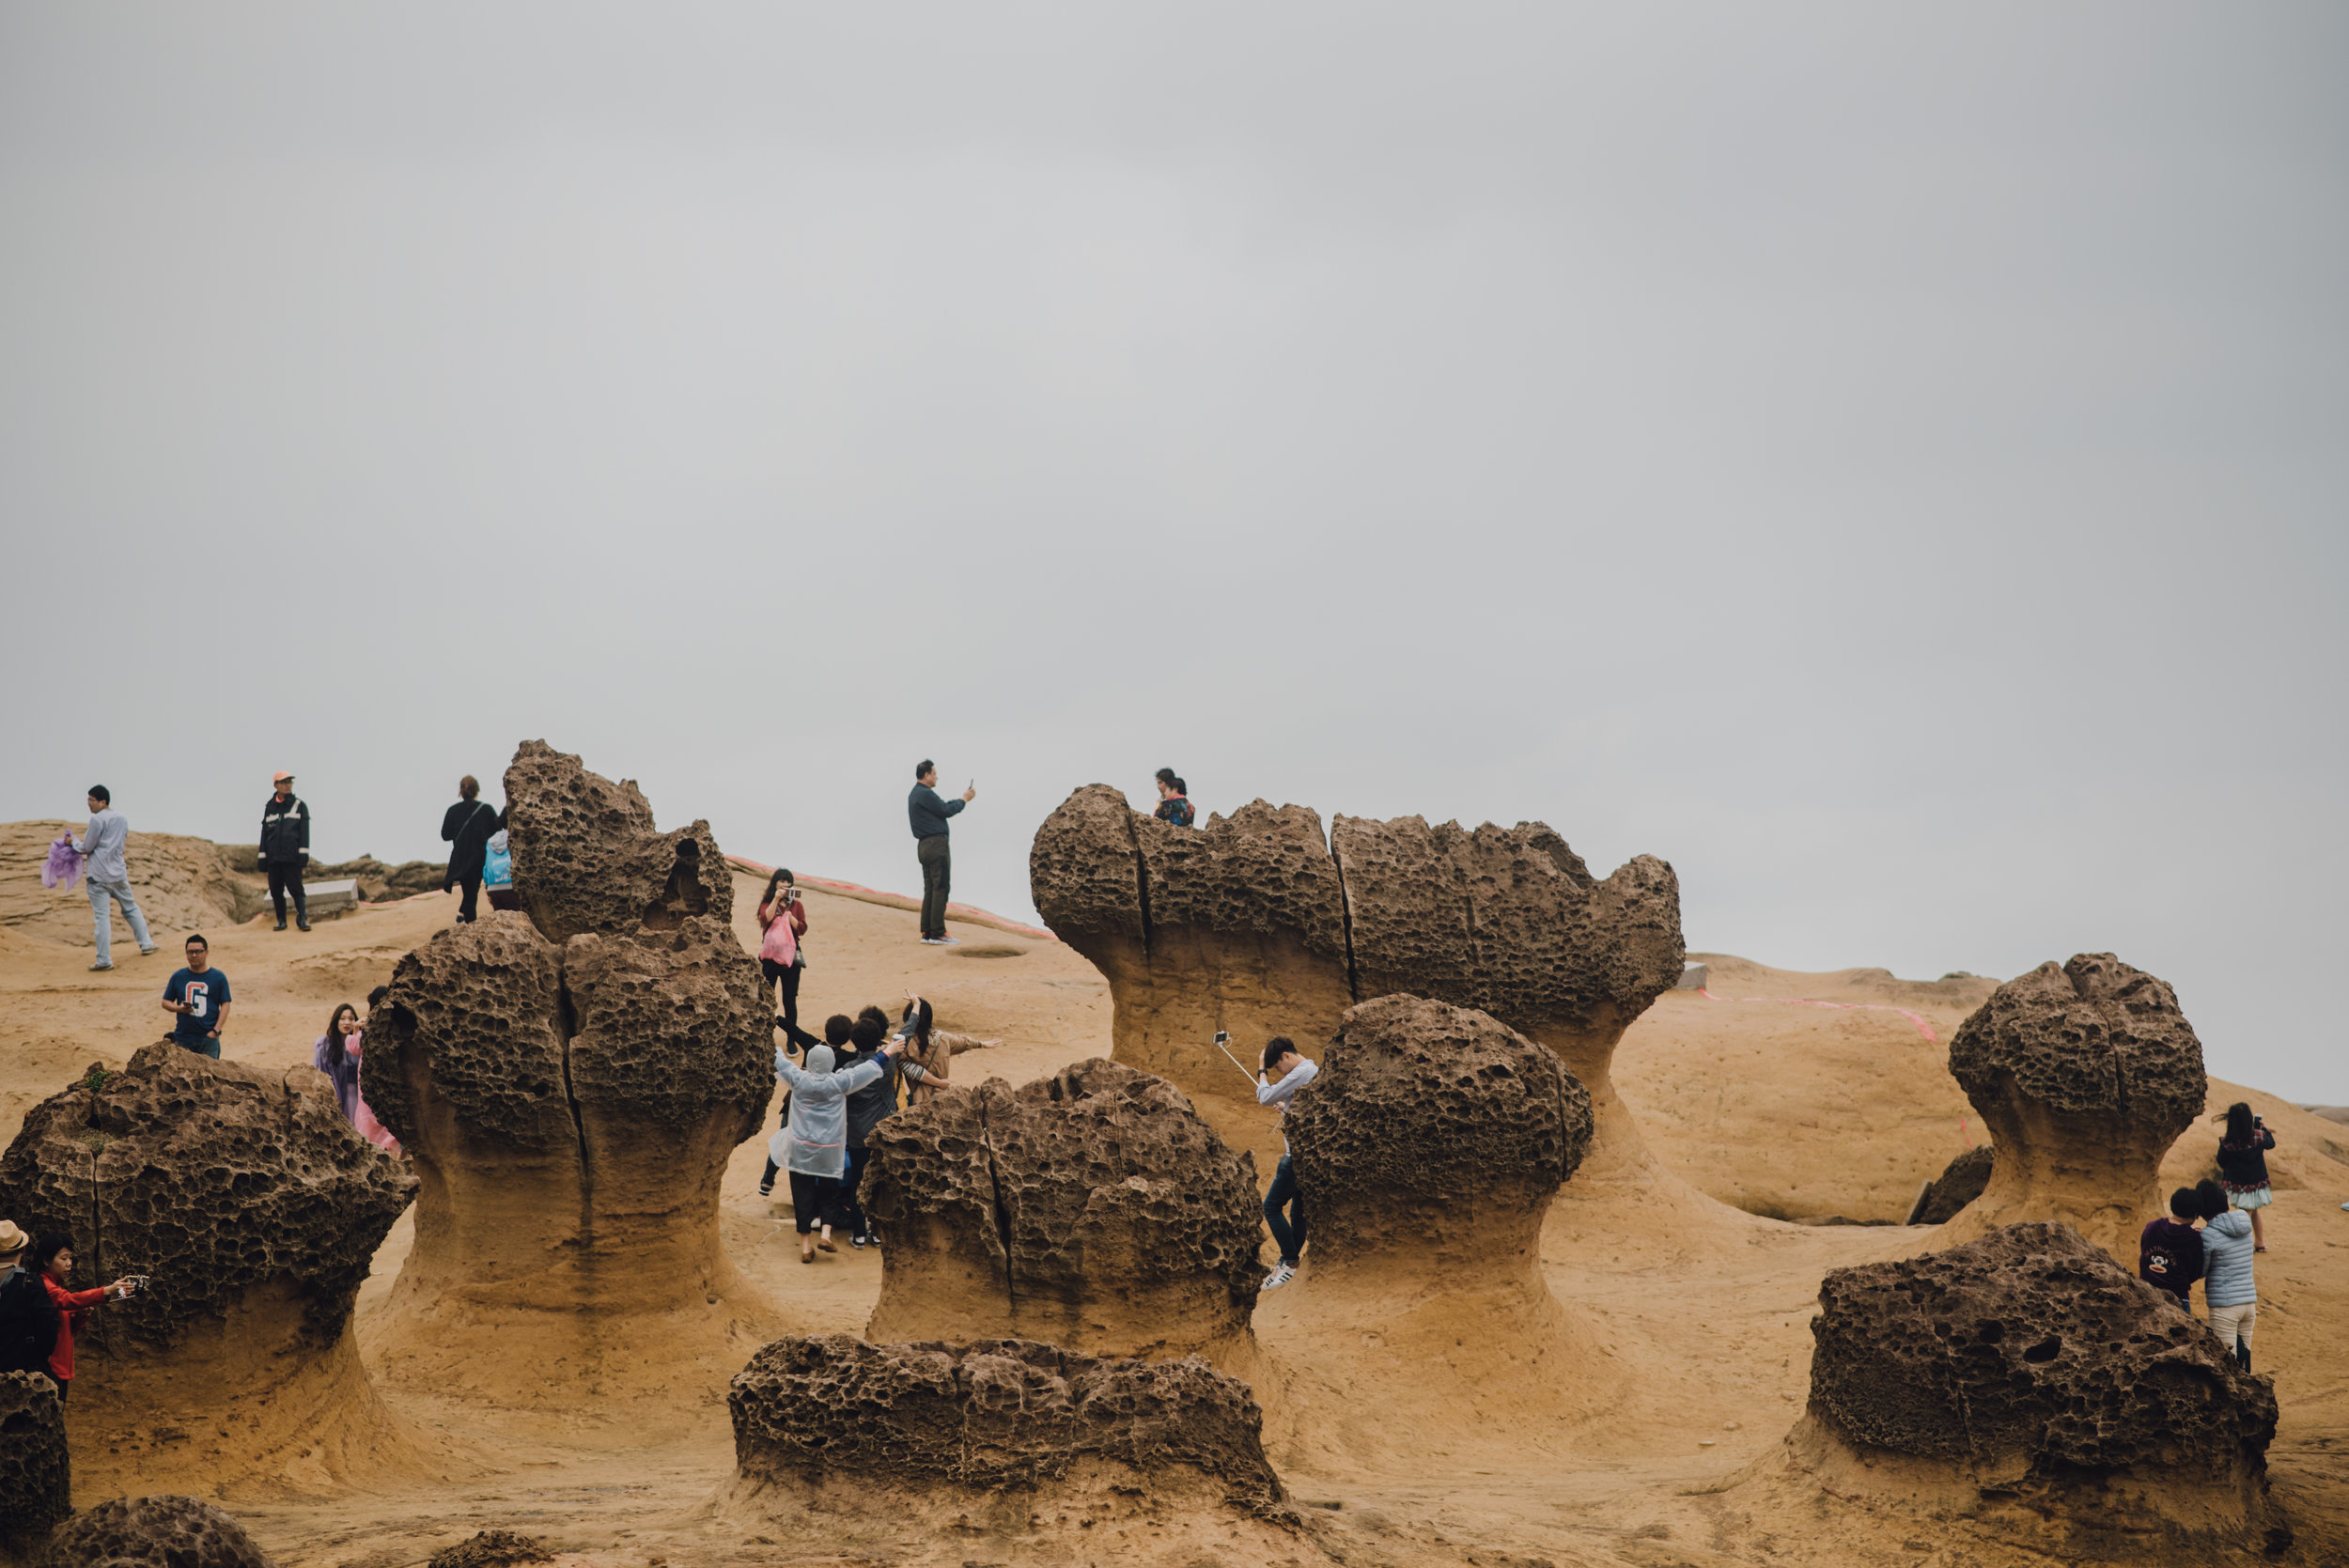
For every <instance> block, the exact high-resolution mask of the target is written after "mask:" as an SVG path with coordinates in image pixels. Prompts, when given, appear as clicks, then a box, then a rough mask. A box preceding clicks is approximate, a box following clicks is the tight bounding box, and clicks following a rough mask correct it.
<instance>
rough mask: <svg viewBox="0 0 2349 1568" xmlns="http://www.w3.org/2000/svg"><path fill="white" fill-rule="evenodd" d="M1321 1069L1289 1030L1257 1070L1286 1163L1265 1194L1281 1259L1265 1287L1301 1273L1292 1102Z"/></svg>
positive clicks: (1301, 1199) (1301, 1211)
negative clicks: (1291, 1143)
mask: <svg viewBox="0 0 2349 1568" xmlns="http://www.w3.org/2000/svg"><path fill="white" fill-rule="evenodd" d="M1320 1073H1321V1069H1320V1068H1319V1067H1317V1066H1315V1064H1314V1063H1311V1062H1308V1061H1306V1060H1305V1059H1304V1058H1303V1057H1302V1056H1299V1054H1298V1053H1297V1048H1296V1046H1294V1045H1292V1044H1291V1043H1290V1042H1289V1040H1288V1037H1287V1036H1285V1035H1281V1034H1276V1035H1274V1036H1273V1037H1272V1038H1271V1039H1269V1040H1267V1041H1266V1042H1265V1047H1264V1071H1263V1072H1261V1073H1259V1074H1257V1075H1256V1103H1257V1104H1258V1105H1268V1106H1271V1107H1272V1108H1273V1109H1274V1110H1275V1111H1276V1112H1277V1113H1278V1114H1279V1115H1280V1117H1281V1163H1280V1164H1279V1165H1278V1166H1276V1167H1274V1169H1273V1172H1272V1188H1271V1190H1270V1191H1268V1192H1267V1193H1266V1194H1265V1195H1264V1219H1265V1223H1266V1224H1267V1225H1268V1226H1270V1227H1271V1228H1272V1244H1273V1245H1274V1246H1275V1247H1278V1248H1279V1249H1280V1250H1281V1262H1280V1265H1279V1266H1278V1267H1276V1268H1274V1269H1273V1271H1272V1272H1271V1273H1269V1274H1268V1275H1266V1276H1265V1281H1264V1288H1265V1289H1266V1290H1279V1289H1280V1288H1281V1287H1282V1286H1283V1285H1285V1284H1287V1283H1288V1282H1289V1281H1291V1280H1294V1279H1296V1278H1297V1265H1298V1264H1299V1262H1300V1261H1302V1259H1303V1258H1304V1255H1305V1195H1304V1193H1303V1191H1302V1190H1301V1189H1300V1188H1299V1187H1298V1185H1297V1161H1296V1160H1295V1159H1294V1158H1293V1157H1291V1156H1290V1154H1289V1135H1288V1110H1289V1102H1290V1101H1291V1100H1293V1099H1295V1098H1296V1097H1297V1092H1298V1091H1299V1089H1302V1088H1304V1087H1305V1085H1307V1084H1308V1083H1311V1082H1312V1081H1313V1080H1314V1079H1315V1078H1317V1077H1319V1076H1320Z"/></svg>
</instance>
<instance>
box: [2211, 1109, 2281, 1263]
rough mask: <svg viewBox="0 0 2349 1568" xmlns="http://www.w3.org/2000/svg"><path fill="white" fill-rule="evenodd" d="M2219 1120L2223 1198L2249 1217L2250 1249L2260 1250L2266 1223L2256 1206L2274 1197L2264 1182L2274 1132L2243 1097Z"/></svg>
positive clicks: (2263, 1247) (2260, 1205)
mask: <svg viewBox="0 0 2349 1568" xmlns="http://www.w3.org/2000/svg"><path fill="white" fill-rule="evenodd" d="M2220 1120H2222V1121H2224V1122H2225V1123H2226V1124H2227V1131H2226V1135H2225V1136H2224V1137H2222V1138H2220V1139H2219V1141H2218V1179H2219V1180H2220V1181H2221V1182H2223V1183H2224V1184H2225V1185H2226V1188H2227V1202H2228V1203H2230V1204H2232V1205H2233V1206H2234V1207H2236V1208H2238V1209H2241V1210H2242V1211H2243V1212H2244V1213H2246V1214H2248V1215H2249V1216H2250V1217H2251V1250H2253V1251H2255V1252H2264V1251H2266V1250H2267V1227H2266V1225H2265V1224H2263V1222H2262V1221H2261V1219H2260V1210H2262V1209H2263V1208H2265V1207H2266V1206H2267V1205H2268V1204H2270V1203H2274V1202H2275V1201H2276V1194H2275V1191H2274V1189H2273V1188H2270V1187H2269V1186H2268V1185H2267V1151H2268V1150H2270V1149H2272V1148H2274V1147H2275V1146H2276V1135H2275V1134H2274V1133H2272V1132H2270V1131H2268V1130H2267V1119H2266V1118H2265V1117H2263V1116H2255V1115H2253V1114H2252V1113H2251V1107H2250V1103H2249V1102H2248V1101H2247V1100H2237V1101H2235V1102H2234V1104H2232V1105H2231V1106H2229V1107H2227V1113H2226V1115H2225V1116H2223V1117H2221V1118H2220Z"/></svg>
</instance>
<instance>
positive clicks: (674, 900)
mask: <svg viewBox="0 0 2349 1568" xmlns="http://www.w3.org/2000/svg"><path fill="white" fill-rule="evenodd" d="M506 832H507V835H508V841H509V842H510V843H511V845H512V846H513V854H514V891H515V893H517V894H518V895H520V897H521V905H522V908H524V909H526V910H528V911H529V912H530V918H531V920H532V921H533V923H535V924H537V927H538V929H539V931H540V932H542V933H543V934H544V935H545V936H546V938H547V939H549V940H550V941H554V942H562V941H565V940H567V939H569V938H571V937H575V936H578V935H580V934H581V933H582V932H587V931H597V932H602V933H604V934H606V935H619V936H627V935H632V934H634V933H635V932H637V931H640V930H662V929H668V928H671V927H674V926H676V925H677V924H680V923H681V922H682V921H683V920H684V919H685V917H686V916H688V915H705V916H708V917H709V918H711V919H713V920H715V921H717V922H718V924H721V925H723V924H726V922H727V921H728V920H730V919H731V918H732V916H733V912H734V877H733V875H732V874H731V873H730V872H729V871H728V870H727V869H726V862H725V857H724V856H723V855H721V854H719V852H718V845H717V841H716V840H715V839H713V838H711V837H710V836H709V824H708V823H707V822H696V823H694V824H693V825H692V827H690V828H678V829H675V830H673V831H669V832H666V833H663V832H660V831H656V830H655V829H654V827H653V819H652V806H651V804H650V802H648V801H646V799H645V797H644V792H643V791H641V790H639V789H638V788H637V787H636V784H635V781H633V780H631V779H622V780H621V781H620V782H619V783H617V784H614V783H613V782H612V781H611V780H609V779H607V778H604V777H602V776H600V775H599V774H596V773H590V772H589V771H587V769H586V768H585V767H584V766H583V765H582V763H581V762H580V760H579V758H577V757H575V756H572V755H570V754H569V753H565V752H558V751H556V750H554V749H553V748H552V747H551V746H549V745H548V744H547V743H546V742H545V741H543V740H525V741H523V742H522V743H521V750H519V751H517V752H516V753H514V760H513V762H512V763H511V764H510V765H509V766H508V767H507V768H506Z"/></svg>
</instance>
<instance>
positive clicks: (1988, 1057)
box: [1942, 953, 2207, 1261]
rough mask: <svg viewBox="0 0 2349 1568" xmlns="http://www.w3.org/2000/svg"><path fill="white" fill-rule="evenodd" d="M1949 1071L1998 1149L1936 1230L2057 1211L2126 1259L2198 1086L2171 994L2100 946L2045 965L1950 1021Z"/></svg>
mask: <svg viewBox="0 0 2349 1568" xmlns="http://www.w3.org/2000/svg"><path fill="white" fill-rule="evenodd" d="M1950 1072H1951V1073H1952V1076H1954V1077H1955V1078H1956V1079H1957V1081H1958V1085H1959V1087H1961V1088H1962V1089H1964V1090H1965V1091H1966V1097H1967V1098H1968V1100H1970V1101H1972V1102H1973V1106H1974V1109H1975V1110H1977V1111H1979V1112H1981V1114H1982V1119H1983V1123H1984V1124H1985V1125H1986V1126H1988V1127H1989V1129H1990V1135H1991V1138H1992V1139H1993V1141H1995V1142H1996V1144H1997V1146H1998V1150H1999V1155H1998V1158H1997V1161H1996V1162H1995V1164H1994V1165H1993V1167H1992V1169H1991V1172H1990V1179H1989V1182H1988V1185H1987V1186H1986V1187H1985V1188H1983V1194H1982V1196H1981V1198H1980V1199H1979V1200H1978V1201H1976V1202H1975V1203H1972V1204H1970V1205H1968V1207H1967V1208H1966V1209H1965V1210H1964V1211H1963V1212H1961V1213H1960V1214H1958V1215H1957V1216H1956V1217H1955V1218H1954V1219H1952V1221H1951V1223H1950V1225H1949V1226H1948V1227H1946V1228H1945V1230H1944V1232H1943V1233H1942V1239H1943V1240H1945V1241H1946V1240H1955V1241H1964V1240H1968V1239H1971V1238H1972V1237H1974V1236H1978V1235H1983V1234H1987V1233H1988V1232H1990V1231H1992V1230H1995V1229H1998V1228H1999V1227H2000V1226H2002V1225H2008V1224H2013V1223H2015V1222H2017V1221H2021V1220H2027V1219H2057V1220H2062V1221H2064V1222H2066V1223H2068V1224H2071V1225H2073V1226H2075V1227H2077V1229H2078V1230H2079V1231H2080V1233H2081V1234H2083V1235H2085V1236H2086V1237H2087V1238H2088V1239H2089V1240H2091V1241H2092V1242H2094V1243H2096V1244H2097V1245H2098V1246H2100V1247H2103V1248H2104V1249H2106V1250H2108V1251H2109V1252H2111V1253H2112V1254H2113V1255H2114V1256H2116V1257H2127V1258H2129V1259H2131V1260H2132V1261H2133V1260H2134V1259H2135V1257H2136V1245H2137V1234H2138V1231H2139V1228H2140V1227H2141V1226H2142V1225H2143V1224H2144V1223H2145V1221H2146V1220H2148V1219H2153V1218H2154V1217H2155V1216H2156V1215H2157V1214H2159V1213H2160V1212H2161V1203H2160V1200H2159V1196H2158V1193H2157V1190H2156V1189H2157V1188H2158V1185H2159V1175H2160V1167H2161V1158H2162V1156H2163V1155H2164V1154H2165V1153H2167V1152H2168V1150H2169V1148H2170V1144H2171V1143H2172V1142H2174V1141H2176V1140H2177V1137H2178V1135H2179V1134H2180V1133H2182V1132H2184V1131H2185V1130H2186V1128H2187V1127H2188V1126H2191V1125H2192V1123H2193V1121H2194V1118H2195V1116H2196V1115H2197V1114H2198V1113H2199V1112H2200V1111H2201V1109H2202V1104H2203V1099H2204V1096H2205V1093H2206V1086H2207V1080H2206V1079H2205V1078H2204V1076H2203V1073H2202V1044H2201V1040H2199V1039H2198V1038H2196V1036H2195V1033H2194V1026H2193V1025H2192V1024H2190V1023H2188V1022H2187V1021H2186V1015H2185V1013H2184V1012H2182V1011H2181V1010H2180V1009H2179V1007H2178V999H2177V995H2176V993H2175V992H2173V991H2171V990H2170V986H2168V985H2167V984H2166V983H2165V982H2163V981H2161V980H2159V979H2157V978H2155V976H2153V975H2150V974H2147V973H2145V972H2143V971H2142V970H2136V969H2132V968H2130V967H2129V966H2128V965H2127V964H2124V963H2123V962H2122V961H2121V960H2120V959H2118V958H2116V957H2114V956H2113V955H2111V954H2109V953H2084V954H2080V955H2077V956H2076V957H2074V958H2073V959H2072V960H2071V962H2069V963H2067V964H2064V965H2062V966H2061V968H2059V967H2058V966H2057V965H2055V964H2054V963H2046V964H2042V965H2040V966H2039V968H2037V969H2035V970H2031V971H2030V973H2029V974H2026V975H2023V976H2022V977H2020V978H2019V979H2015V980H2010V981H2008V982H2007V983H2006V984H2005V985H2003V986H1999V988H1998V990H1996V991H1995V992H1993V993H1992V994H1991V997H1990V1000H1989V1001H1986V1002H1984V1003H1983V1005H1982V1006H1981V1007H1980V1008H1979V1009H1978V1010H1976V1011H1975V1013H1974V1014H1973V1015H1972V1016H1971V1017H1968V1019H1967V1020H1966V1021H1965V1022H1964V1023H1963V1024H1960V1025H1959V1026H1958V1030H1957V1032H1956V1034H1955V1035H1954V1036H1952V1039H1951V1041H1950Z"/></svg>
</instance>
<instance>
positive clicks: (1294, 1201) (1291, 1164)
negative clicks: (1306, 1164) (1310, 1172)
mask: <svg viewBox="0 0 2349 1568" xmlns="http://www.w3.org/2000/svg"><path fill="white" fill-rule="evenodd" d="M1283 1210H1285V1211H1287V1212H1286V1214H1285V1215H1284V1214H1283ZM1264 1222H1265V1223H1266V1224H1268V1225H1269V1226H1271V1227H1272V1245H1274V1246H1275V1247H1278V1248H1279V1249H1280V1250H1281V1261H1282V1262H1283V1263H1284V1264H1288V1265H1291V1266H1292V1267H1294V1266H1295V1265H1296V1263H1297V1260H1298V1259H1299V1257H1300V1256H1302V1255H1303V1254H1304V1251H1305V1195H1304V1193H1302V1192H1301V1191H1299V1189H1298V1186H1297V1163H1296V1161H1294V1160H1292V1159H1290V1158H1289V1157H1288V1156H1286V1155H1283V1156H1282V1157H1281V1163H1280V1164H1279V1165H1278V1166H1276V1167H1274V1168H1273V1172H1272V1190H1271V1191H1269V1192H1268V1193H1266V1194H1265V1195H1264Z"/></svg>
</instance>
